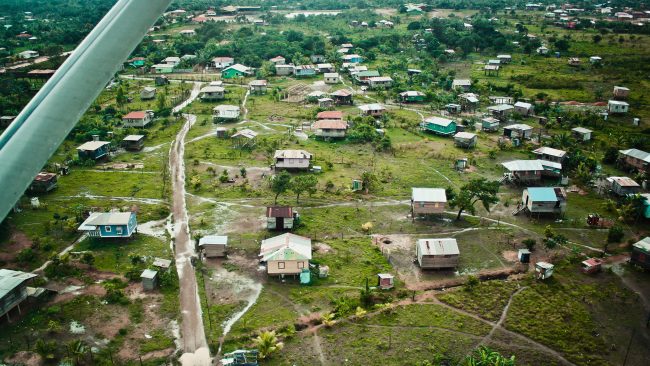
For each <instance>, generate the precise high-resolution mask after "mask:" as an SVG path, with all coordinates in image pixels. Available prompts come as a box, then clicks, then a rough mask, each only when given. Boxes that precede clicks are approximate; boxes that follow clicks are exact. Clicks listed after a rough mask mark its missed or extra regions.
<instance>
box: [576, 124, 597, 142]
mask: <svg viewBox="0 0 650 366" xmlns="http://www.w3.org/2000/svg"><path fill="white" fill-rule="evenodd" d="M592 132H593V131H592V130H589V129H586V128H584V127H574V128H572V129H571V133H572V134H573V136H574V137H575V138H576V139H578V140H579V141H589V140H591V133H592Z"/></svg>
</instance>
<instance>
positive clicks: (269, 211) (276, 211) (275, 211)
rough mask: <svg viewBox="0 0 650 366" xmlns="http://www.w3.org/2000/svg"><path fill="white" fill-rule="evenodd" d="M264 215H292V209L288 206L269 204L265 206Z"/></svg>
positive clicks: (289, 216) (287, 216) (286, 216)
mask: <svg viewBox="0 0 650 366" xmlns="http://www.w3.org/2000/svg"><path fill="white" fill-rule="evenodd" d="M266 217H285V218H292V217H293V209H292V208H291V207H289V206H271V207H267V208H266Z"/></svg>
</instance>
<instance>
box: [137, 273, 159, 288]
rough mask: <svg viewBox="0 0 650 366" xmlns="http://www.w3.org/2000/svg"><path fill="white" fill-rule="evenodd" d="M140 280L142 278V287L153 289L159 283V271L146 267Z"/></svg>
mask: <svg viewBox="0 0 650 366" xmlns="http://www.w3.org/2000/svg"><path fill="white" fill-rule="evenodd" d="M140 280H142V289H143V290H144V291H153V290H155V289H156V286H157V285H158V271H154V270H151V269H145V270H144V271H142V274H140Z"/></svg>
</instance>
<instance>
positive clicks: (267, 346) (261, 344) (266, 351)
mask: <svg viewBox="0 0 650 366" xmlns="http://www.w3.org/2000/svg"><path fill="white" fill-rule="evenodd" d="M253 343H255V345H256V346H257V350H258V351H259V352H260V358H261V359H264V358H266V357H268V356H270V355H271V354H273V353H275V352H277V351H279V350H281V349H282V348H283V347H284V343H282V342H279V341H278V337H276V335H275V331H272V332H268V331H266V332H262V333H260V335H259V336H257V338H255V339H254V340H253Z"/></svg>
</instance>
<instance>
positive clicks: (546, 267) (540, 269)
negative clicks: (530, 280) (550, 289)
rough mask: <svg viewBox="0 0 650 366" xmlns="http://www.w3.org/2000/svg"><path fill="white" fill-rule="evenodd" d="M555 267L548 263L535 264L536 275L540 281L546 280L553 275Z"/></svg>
mask: <svg viewBox="0 0 650 366" xmlns="http://www.w3.org/2000/svg"><path fill="white" fill-rule="evenodd" d="M554 268H555V266H554V265H552V264H550V263H548V262H537V263H535V274H536V277H537V279H538V280H545V279H547V278H549V277H551V276H552V275H553V269H554Z"/></svg>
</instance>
